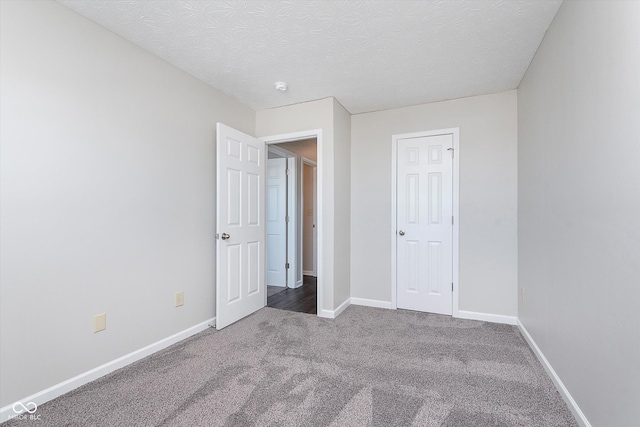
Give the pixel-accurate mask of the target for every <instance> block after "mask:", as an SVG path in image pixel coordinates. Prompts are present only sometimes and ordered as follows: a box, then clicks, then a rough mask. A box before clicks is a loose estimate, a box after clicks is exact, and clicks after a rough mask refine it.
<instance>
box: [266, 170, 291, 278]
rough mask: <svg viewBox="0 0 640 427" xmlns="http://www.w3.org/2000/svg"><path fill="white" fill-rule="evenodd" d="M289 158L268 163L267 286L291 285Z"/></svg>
mask: <svg viewBox="0 0 640 427" xmlns="http://www.w3.org/2000/svg"><path fill="white" fill-rule="evenodd" d="M286 217H287V159H285V158H279V159H268V160H267V285H269V286H287V269H286V267H285V264H286V262H287V223H286Z"/></svg>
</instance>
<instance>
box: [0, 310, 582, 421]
mask: <svg viewBox="0 0 640 427" xmlns="http://www.w3.org/2000/svg"><path fill="white" fill-rule="evenodd" d="M38 413H39V414H40V415H41V421H40V422H36V421H24V422H19V421H15V420H14V421H11V422H9V423H8V425H10V426H17V425H25V426H27V425H28V426H34V425H46V426H63V425H65V426H89V425H90V426H159V425H162V426H254V425H255V426H268V425H270V426H331V427H343V426H384V427H389V426H447V427H466V426H470V427H471V426H473V427H483V426H509V427H511V426H531V427H542V426H577V424H576V423H575V421H574V420H573V418H572V416H571V413H570V412H569V410H568V409H567V407H566V405H565V404H564V402H563V401H562V399H561V397H560V396H559V394H558V393H557V391H556V390H555V389H554V387H553V385H552V383H551V381H550V379H549V378H548V377H547V375H546V373H545V371H544V370H543V368H542V366H541V365H540V363H539V362H538V361H537V360H536V358H535V356H534V355H533V354H532V352H531V351H530V349H529V348H528V347H527V345H526V343H525V342H524V340H523V338H522V337H521V335H520V333H519V332H518V330H517V328H515V327H513V326H507V325H497V324H491V323H484V322H477V321H470V320H461V319H453V318H451V317H448V316H440V315H431V314H424V313H415V312H409V311H392V310H384V309H375V308H368V307H356V306H351V307H349V308H347V310H345V312H344V313H343V314H342V315H340V316H339V317H338V318H337V319H335V320H328V319H320V318H318V317H316V316H313V315H308V314H302V313H294V312H288V311H281V310H276V309H271V308H264V309H262V310H260V311H258V312H257V313H254V314H253V315H251V316H249V317H247V318H246V319H243V320H241V321H240V322H238V323H236V324H234V325H231V326H229V327H228V328H226V329H224V330H222V331H219V332H217V331H215V330H207V331H204V332H202V333H200V334H198V335H195V336H194V337H192V338H189V339H187V340H185V341H182V342H180V343H178V344H176V345H174V346H172V347H170V348H168V349H166V350H164V351H161V352H159V353H157V354H155V355H152V356H150V357H147V358H145V359H143V360H140V361H138V362H136V363H135V364H133V365H130V366H128V367H126V368H123V369H120V370H118V371H116V372H113V373H112V374H110V375H108V376H106V377H104V378H101V379H99V380H97V381H94V382H92V383H90V384H87V385H85V386H83V387H80V388H79V389H77V390H75V391H73V392H71V393H68V394H66V395H64V396H61V397H60V398H58V399H55V400H53V401H51V402H49V403H47V404H43V405H42V406H40V407H39V408H38Z"/></svg>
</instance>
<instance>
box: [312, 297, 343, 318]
mask: <svg viewBox="0 0 640 427" xmlns="http://www.w3.org/2000/svg"><path fill="white" fill-rule="evenodd" d="M350 305H351V298H347V299H346V300H344V302H343V303H342V304H340V305H339V306H338V307H337V308H336V309H335V310H322V312H318V316H319V317H324V318H326V319H335V318H336V317H338V316H340V314H341V313H342V312H343V311H344V310H345V309H346V308H347V307H349V306H350Z"/></svg>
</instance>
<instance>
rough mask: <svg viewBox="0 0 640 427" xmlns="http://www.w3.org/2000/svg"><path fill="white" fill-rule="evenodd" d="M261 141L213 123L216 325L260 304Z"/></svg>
mask: <svg viewBox="0 0 640 427" xmlns="http://www.w3.org/2000/svg"><path fill="white" fill-rule="evenodd" d="M265 159H266V155H265V144H264V142H262V141H259V140H258V139H256V138H254V137H252V136H249V135H246V134H244V133H242V132H240V131H237V130H235V129H233V128H230V127H229V126H226V125H223V124H222V123H218V124H217V198H216V199H217V215H216V237H217V246H216V249H217V251H216V254H217V255H216V280H217V282H216V328H217V329H222V328H224V327H225V326H228V325H230V324H231V323H233V322H235V321H237V320H240V319H242V318H243V317H245V316H248V315H249V314H251V313H253V312H254V311H256V310H259V309H260V308H262V307H264V305H265V300H266V299H265V286H264V247H265V245H264V240H265V229H266V227H265V224H264V205H265V198H264V187H265V185H264V177H265V175H266V172H265V169H266V168H265Z"/></svg>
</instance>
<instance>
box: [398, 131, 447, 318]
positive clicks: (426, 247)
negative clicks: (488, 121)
mask: <svg viewBox="0 0 640 427" xmlns="http://www.w3.org/2000/svg"><path fill="white" fill-rule="evenodd" d="M450 148H451V149H452V148H453V135H451V134H447V135H435V136H425V137H417V138H406V139H399V140H398V145H397V150H398V151H397V161H398V164H397V174H398V176H397V180H396V182H397V183H398V188H397V203H396V213H397V232H398V235H397V240H396V242H397V246H396V255H397V259H396V268H397V294H396V300H397V306H398V308H405V309H410V310H418V311H425V312H430V313H440V314H451V313H452V305H453V304H452V303H453V301H452V296H453V293H452V289H451V286H452V285H451V284H452V282H453V272H452V268H453V225H452V222H451V221H452V218H453V160H452V153H451V151H449V149H450Z"/></svg>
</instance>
